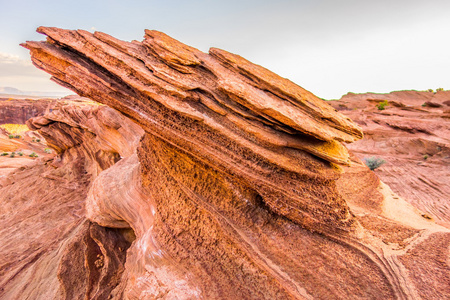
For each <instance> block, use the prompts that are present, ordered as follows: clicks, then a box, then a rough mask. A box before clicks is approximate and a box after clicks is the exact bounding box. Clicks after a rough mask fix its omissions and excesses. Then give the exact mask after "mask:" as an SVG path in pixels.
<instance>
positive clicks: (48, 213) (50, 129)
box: [0, 101, 142, 299]
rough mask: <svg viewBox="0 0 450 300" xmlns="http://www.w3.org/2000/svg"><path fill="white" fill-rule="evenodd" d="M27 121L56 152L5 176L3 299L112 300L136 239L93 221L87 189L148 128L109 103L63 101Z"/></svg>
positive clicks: (0, 219)
mask: <svg viewBox="0 0 450 300" xmlns="http://www.w3.org/2000/svg"><path fill="white" fill-rule="evenodd" d="M91 102H92V101H91ZM28 125H29V127H31V128H33V129H37V130H39V132H40V133H41V134H42V135H44V136H45V137H46V139H47V141H48V142H49V145H51V146H52V147H53V149H54V150H56V151H57V155H56V156H50V157H46V156H41V157H39V158H38V159H35V160H31V164H27V165H26V166H22V167H21V168H19V169H16V170H15V171H14V172H12V173H10V174H9V175H8V176H7V177H5V178H3V179H2V180H1V182H0V203H1V205H0V244H1V245H2V247H1V248H0V298H1V299H26V298H29V299H84V297H87V298H89V299H106V298H107V296H109V294H110V292H111V290H112V289H113V288H114V287H115V286H116V285H117V284H118V283H119V282H118V281H119V278H118V277H117V276H119V275H120V274H121V273H122V272H123V264H124V261H125V250H126V248H127V247H128V246H129V245H130V241H131V240H127V239H126V238H125V237H126V236H127V235H126V234H123V232H121V231H120V230H114V229H108V228H102V227H100V226H98V225H96V224H92V223H91V222H89V221H88V220H87V218H86V214H85V200H86V195H87V192H88V188H89V186H90V184H91V182H92V181H93V180H94V179H95V177H96V176H97V174H98V173H99V172H101V171H102V170H103V169H106V168H108V167H109V166H111V165H112V164H114V163H115V162H116V161H118V160H119V159H120V156H125V155H132V153H133V152H134V150H135V148H136V146H137V142H138V141H139V138H140V135H142V130H141V129H140V128H139V126H137V125H136V124H134V123H132V122H131V121H129V120H128V119H126V118H125V117H123V116H122V115H120V114H119V113H117V112H116V111H114V110H113V109H111V108H109V107H107V106H99V105H93V104H92V103H84V104H83V103H81V102H80V103H74V104H67V103H65V102H64V101H59V102H57V103H55V107H54V109H53V111H52V112H51V113H47V114H46V115H45V116H42V117H37V118H34V119H31V120H29V121H28ZM10 160H13V159H10ZM105 295H106V296H105Z"/></svg>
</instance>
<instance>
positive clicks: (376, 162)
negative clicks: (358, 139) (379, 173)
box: [364, 157, 386, 171]
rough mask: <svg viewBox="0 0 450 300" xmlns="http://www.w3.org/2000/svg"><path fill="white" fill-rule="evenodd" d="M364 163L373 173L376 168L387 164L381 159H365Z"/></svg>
mask: <svg viewBox="0 0 450 300" xmlns="http://www.w3.org/2000/svg"><path fill="white" fill-rule="evenodd" d="M364 163H365V164H366V166H367V167H368V168H369V169H371V170H372V171H373V170H375V169H376V168H379V167H380V166H381V165H382V164H384V163H386V161H385V160H384V159H382V158H379V157H364Z"/></svg>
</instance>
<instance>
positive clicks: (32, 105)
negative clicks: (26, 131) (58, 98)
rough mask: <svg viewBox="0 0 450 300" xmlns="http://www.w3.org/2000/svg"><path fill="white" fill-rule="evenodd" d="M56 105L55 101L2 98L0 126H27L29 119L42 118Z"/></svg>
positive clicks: (0, 100) (0, 103)
mask: <svg viewBox="0 0 450 300" xmlns="http://www.w3.org/2000/svg"><path fill="white" fill-rule="evenodd" d="M13 100H14V101H13ZM54 103H55V100H53V99H40V100H31V99H12V98H0V124H25V122H26V121H27V120H28V119H31V118H34V117H37V116H42V115H43V114H44V113H45V112H46V111H48V110H49V109H51V107H52V106H53V105H54Z"/></svg>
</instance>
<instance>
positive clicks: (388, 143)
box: [329, 91, 450, 228]
mask: <svg viewBox="0 0 450 300" xmlns="http://www.w3.org/2000/svg"><path fill="white" fill-rule="evenodd" d="M383 101H387V103H388V105H387V106H385V109H384V110H379V109H378V108H377V105H379V103H381V102H383ZM329 103H330V104H331V105H332V106H333V107H335V108H336V109H337V110H339V111H340V112H342V113H343V114H345V115H347V116H349V117H350V118H351V119H352V120H354V121H355V122H356V123H358V125H360V126H361V128H363V130H364V134H365V138H364V139H363V140H360V141H358V142H356V143H353V144H349V145H348V147H349V148H350V149H351V150H352V151H353V152H354V153H355V154H356V155H357V156H358V157H359V158H361V159H362V158H364V157H372V156H375V157H381V158H383V159H385V160H386V161H387V163H386V164H384V165H383V166H382V167H380V168H379V169H377V170H376V173H377V174H378V176H380V178H381V179H382V180H383V182H385V183H386V184H388V185H389V186H390V187H391V188H392V190H393V191H394V192H396V193H398V194H399V195H400V196H402V197H404V198H405V199H406V200H407V201H408V202H410V203H411V204H413V205H414V206H416V207H418V208H420V209H421V210H422V211H423V212H424V213H426V215H427V216H428V217H432V218H434V219H435V220H436V221H437V222H438V223H440V224H442V225H444V226H447V227H448V228H450V214H449V211H450V196H449V195H450V181H449V180H448V179H449V178H450V91H438V92H419V91H399V92H392V93H390V94H373V93H368V94H352V93H349V94H347V95H345V96H344V97H342V99H340V100H338V101H330V102H329Z"/></svg>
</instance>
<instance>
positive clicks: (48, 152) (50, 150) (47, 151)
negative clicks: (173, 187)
mask: <svg viewBox="0 0 450 300" xmlns="http://www.w3.org/2000/svg"><path fill="white" fill-rule="evenodd" d="M44 152H45V153H47V154H50V153H52V149H50V148H45V149H44Z"/></svg>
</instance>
